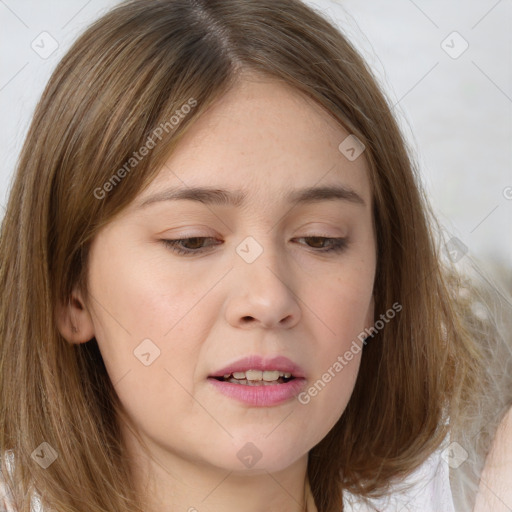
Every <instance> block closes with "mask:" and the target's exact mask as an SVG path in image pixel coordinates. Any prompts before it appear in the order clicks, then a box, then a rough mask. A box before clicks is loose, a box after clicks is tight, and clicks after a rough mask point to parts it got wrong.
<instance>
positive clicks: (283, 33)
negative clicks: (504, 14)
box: [0, 0, 485, 512]
mask: <svg viewBox="0 0 512 512" xmlns="http://www.w3.org/2000/svg"><path fill="white" fill-rule="evenodd" d="M433 225H434V224H433V219H432V218H431V215H430V211H429V209H428V206H427V202H426V200H425V198H424V197H423V193H422V191H421V189H420V187H419V184H418V180H417V177H416V172H415V170H414V166H413V164H412V162H411V159H410V157H409V156H408V154H407V151H406V148H405V144H404V141H403V139H402V136H401V135H400V133H399V130H398V128H397V125H396V123H395V121H394V119H393V116H392V114H391V111H390V108H389V106H388V104H387V103H386V100H385V98H384V97H383V95H382V93H381V92H380V91H379V89H378V87H377V86H376V83H375V80H374V79H373V77H372V76H371V73H370V72H369V70H368V69H367V67H366V65H365V64H364V62H363V61H362V60H361V58H360V57H359V55H358V54H357V53H356V52H355V51H354V49H353V48H352V46H351V45H350V44H349V43H348V42H347V40H346V39H345V38H344V36H343V35H342V34H340V33H339V31H338V30H337V29H335V28H334V27H333V26H332V25H330V24H329V22H328V21H326V20H325V19H324V18H323V17H321V16H320V15H319V14H318V13H316V12H314V11H313V10H311V9H310V8H308V7H307V6H305V5H303V4H302V3H299V2H297V1H292V0H279V1H270V0H268V1H239V0H222V1H202V2H201V1H194V2H191V1H184V0H182V1H158V2H157V1H149V2H148V1H141V0H134V1H130V2H125V3H123V4H120V6H119V7H117V8H116V9H114V10H112V11H111V12H110V13H107V14H106V15H105V16H103V17H102V18H101V19H100V20H98V21H97V22H96V23H95V24H94V25H92V26H91V27H90V28H89V29H88V30H87V31H86V32H85V33H84V34H83V35H82V36H81V37H80V38H79V39H78V40H77V42H76V43H75V44H74V46H73V47H72V48H71V49H70V50H69V52H68V53H67V55H66V56H65V57H64V58H63V60H62V61H61V62H60V64H59V65H58V67H57V69H56V70H55V72H54V74H53V76H52V78H51V79H50V81H49V83H48V86H47V88H46V90H45V92H44V94H43V97H42V99H41V101H40V103H39V105H38V107H37V110H36V112H35V115H34V120H33V123H32V126H31V128H30V131H29V133H28V135H27V140H26V143H25V146H24V149H23V152H22V155H21V158H20V162H19V166H18V170H17V174H16V179H15V181H14V184H13V189H12V192H11V195H10V199H9V203H8V206H7V211H6V215H5V218H4V222H3V227H2V237H1V241H0V254H1V261H2V263H1V271H0V278H1V283H2V286H3V289H4V298H3V300H2V303H1V322H0V325H1V331H0V332H1V334H0V336H1V338H0V339H1V344H2V352H1V354H2V355H1V363H0V364H1V367H2V377H1V378H2V385H1V399H0V401H1V407H2V417H3V418H4V422H3V424H2V429H1V430H0V432H1V434H0V443H1V444H0V446H1V447H2V451H4V450H6V451H8V452H9V453H10V454H12V455H13V458H12V459H10V460H11V461H12V463H13V464H12V465H11V466H9V468H10V470H9V471H7V469H9V468H7V464H3V467H2V470H3V471H2V472H3V474H4V475H5V479H6V480H7V481H8V483H9V486H10V487H11V488H12V492H11V496H10V497H11V502H12V504H13V505H12V506H13V507H14V506H15V507H17V508H19V509H20V510H21V509H22V507H27V505H28V503H29V500H34V497H35V498H38V499H39V501H40V503H41V504H42V505H43V508H44V509H46V508H47V507H48V508H50V507H51V508H54V509H56V510H59V511H81V512H84V511H93V510H94V511H97V510H108V511H112V512H114V511H116V512H117V511H142V510H144V511H146V512H148V511H150V512H157V511H160V510H164V509H165V510H169V509H171V510H188V511H189V512H192V511H195V510H198V511H202V510H224V511H229V510H235V509H236V510H239V509H240V508H242V507H243V509H244V510H246V511H252V510H254V511H255V510H289V511H299V510H308V511H309V512H312V511H314V510H318V512H333V511H340V510H350V509H351V508H353V509H354V510H355V509H356V507H358V506H364V502H365V500H366V498H368V499H369V501H368V503H367V505H368V506H372V500H375V501H373V505H374V506H375V507H378V506H380V505H379V503H381V502H379V501H378V500H379V496H381V499H386V498H389V497H390V496H392V497H394V496H399V502H400V500H401V503H402V504H403V505H406V504H407V503H409V505H411V504H412V505H415V506H417V507H422V506H423V505H424V504H425V503H427V502H428V503H430V505H429V506H431V507H432V510H440V509H441V508H442V509H443V510H452V509H453V503H452V498H451V496H450V493H449V482H448V466H447V465H446V464H444V465H442V456H441V455H442V453H443V452H442V450H444V448H445V446H447V443H448V442H449V441H450V437H448V433H450V436H452V438H453V437H454V436H455V435H456V433H457V432H458V429H460V428H461V427H462V426H463V425H464V424H465V421H466V411H467V409H466V408H465V407H463V406H462V405H461V404H464V403H467V402H469V401H470V399H473V398H474V397H475V396H477V395H478V393H481V392H482V382H484V377H485V367H484V365H483V364H482V362H483V356H484V352H483V350H482V349H481V347H480V346H479V345H478V343H477V341H476V340H475V338H474V336H473V333H472V331H471V329H470V328H469V327H468V326H466V324H465V323H464V321H465V316H464V315H465V314H464V312H463V311H462V310H459V306H458V302H457V301H456V300H455V297H454V296H453V291H454V290H456V286H455V285H453V284H449V283H448V282H447V273H446V272H445V270H444V268H443V263H442V262H441V260H440V255H439V254H438V252H437V249H436V243H435V239H434V231H433ZM468 449H469V447H468ZM425 468H427V469H426V470H425ZM425 471H426V472H425ZM11 473H12V478H11V476H10V475H11ZM404 478H405V481H404V483H406V484H410V486H412V491H411V489H409V491H407V490H404V491H403V492H402V490H401V489H400V490H398V487H396V488H395V487H394V486H397V485H398V482H399V481H401V480H403V479H404ZM418 478H420V481H418ZM422 479H426V480H427V481H428V482H426V481H424V480H422ZM426 483H427V484H428V485H425V484H426ZM418 485H419V487H417V486H418ZM435 489H442V492H441V493H440V495H439V496H434V495H433V493H434V492H435ZM414 490H416V492H414ZM32 491H33V492H32ZM408 492H409V494H407V493H408ZM411 500H412V501H411ZM395 503H396V502H395ZM35 504H37V501H36V502H35ZM34 506H35V505H34ZM392 506H394V505H389V504H388V507H392ZM389 509H390V508H388V510H389Z"/></svg>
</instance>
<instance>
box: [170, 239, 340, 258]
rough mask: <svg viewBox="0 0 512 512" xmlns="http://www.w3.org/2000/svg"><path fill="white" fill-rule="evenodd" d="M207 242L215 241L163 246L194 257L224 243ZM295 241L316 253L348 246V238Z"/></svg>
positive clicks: (184, 241) (172, 242) (186, 241)
mask: <svg viewBox="0 0 512 512" xmlns="http://www.w3.org/2000/svg"><path fill="white" fill-rule="evenodd" d="M205 240H215V239H214V238H212V237H204V236H202V237H201V236H196V237H190V238H177V239H174V240H168V239H162V242H163V244H164V245H165V246H166V247H168V248H169V249H171V250H172V251H173V252H175V253H176V254H181V255H193V254H200V253H203V252H205V251H207V250H209V249H210V248H211V247H213V246H214V245H220V244H221V243H222V242H220V241H218V240H217V242H218V243H213V244H209V245H206V246H205V245H204V241H205ZM294 240H308V241H309V242H308V243H307V246H308V247H310V248H311V249H313V250H314V251H316V252H323V253H325V252H336V253H338V252H341V251H343V250H344V249H346V247H347V246H348V240H347V239H346V238H329V237H323V236H306V237H301V238H295V239H294Z"/></svg>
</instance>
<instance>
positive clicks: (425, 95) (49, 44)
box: [0, 0, 512, 306]
mask: <svg viewBox="0 0 512 512" xmlns="http://www.w3.org/2000/svg"><path fill="white" fill-rule="evenodd" d="M116 3H117V1H112V0H52V1H51V2H49V1H48V2H44V1H40V0H39V1H36V0H0V24H1V27H2V29H1V31H0V57H1V58H0V63H1V65H0V112H1V113H2V118H3V119H4V122H3V123H1V124H0V150H1V154H2V159H1V161H0V215H3V205H5V202H6V198H7V194H8V191H9V188H10V180H11V177H12V174H13V171H14V168H15V164H16V160H17V157H18V155H19V152H20V149H21V145H22V142H23V139H24V136H25V134H26V132H27V129H28V126H29V122H30V119H31V115H32V113H33V110H34V108H35V105H36V102H37V100H38V98H39V96H40V94H41V92H42V90H43V88H44V86H45V84H46V82H47V80H48V78H49V77H50V74H51V72H52V70H53V69H54V67H55V66H56V64H57V62H58V61H59V60H60V59H61V57H62V56H63V54H64V53H65V51H66V50H67V48H68V47H69V46H70V44H71V43H72V42H73V41H74V40H75V39H76V37H77V35H78V34H79V33H80V32H82V31H83V30H84V29H85V28H86V27H87V26H88V24H89V23H90V22H91V21H93V20H94V19H96V18H97V17H99V16H100V15H101V14H102V13H103V12H105V11H106V10H108V9H109V8H110V7H112V6H113V5H115V4H116ZM306 3H308V4H309V5H311V6H313V7H315V8H317V9H319V10H321V11H322V12H323V13H325V15H326V16H327V17H328V18H330V19H331V21H332V22H333V23H335V24H337V25H338V26H339V27H340V28H341V30H342V31H343V32H344V33H346V34H347V35H348V36H349V38H350V40H351V41H352V42H353V43H354V44H355V46H356V47H357V48H358V49H359V50H360V52H361V53H362V54H363V56H364V57H365V59H366V60H367V62H368V63H369V65H370V67H371V68H372V70H373V72H374V74H375V75H376V77H377V79H378V80H379V82H380V84H381V86H382V88H383V89H384V91H385V93H386V94H387V96H388V98H389V100H390V102H391V104H392V105H393V110H394V112H395V115H396V116H397V118H398V120H399V122H400V123H401V125H402V128H403V131H404V133H405V134H406V137H407V139H408V141H409V145H410V148H411V151H412V152H413V154H414V155H415V156H416V159H417V161H418V164H419V168H420V171H421V175H422V180H423V183H424V186H425V188H426V191H427V193H428V196H429V198H430V201H431V203H432V205H433V207H434V210H435V212H436V214H437V216H438V218H439V220H440V221H441V223H442V225H443V226H444V228H445V230H446V237H447V238H446V239H447V240H450V241H449V242H448V244H449V245H448V247H447V251H446V252H447V255H448V256H450V258H451V259H452V261H454V262H455V263H456V264H457V265H460V266H464V265H468V264H471V265H470V266H471V267H472V268H473V267H474V265H476V266H477V274H478V275H479V278H480V279H483V280H484V281H485V282H487V283H492V286H493V287H494V288H495V289H496V290H497V293H498V296H499V297H501V298H500V300H505V299H506V295H505V290H507V289H508V290H510V289H512V271H511V268H512V2H511V1H510V0H454V1H450V2H446V1H442V0H415V1H413V0H395V1H393V2H389V1H385V0H365V1H364V2H361V1H357V0H307V2H306ZM508 304H509V305H510V306H512V304H510V303H508Z"/></svg>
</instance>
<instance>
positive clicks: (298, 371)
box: [209, 355, 304, 387]
mask: <svg viewBox="0 0 512 512" xmlns="http://www.w3.org/2000/svg"><path fill="white" fill-rule="evenodd" d="M247 370H261V371H265V370H279V371H281V372H283V373H291V374H292V376H293V377H296V378H297V379H298V378H304V370H302V368H301V367H300V366H299V365H297V364H295V363H294V362H293V361H290V359H288V358H287V357H284V356H277V357H272V358H270V359H264V358H262V357H261V356H258V355H252V356H248V357H244V358H243V359H239V360H238V361H235V362H234V363H232V364H230V365H228V366H225V367H224V368H221V369H220V370H217V371H215V372H214V373H212V374H211V375H209V377H223V376H224V375H227V374H228V373H233V372H245V371H247ZM232 385H234V386H239V384H232ZM283 385H286V384H281V386H283ZM266 387H269V386H266Z"/></svg>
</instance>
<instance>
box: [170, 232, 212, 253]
mask: <svg viewBox="0 0 512 512" xmlns="http://www.w3.org/2000/svg"><path fill="white" fill-rule="evenodd" d="M203 240H215V239H214V238H212V237H207V236H195V237H191V238H177V239H175V240H162V242H163V243H164V245H165V246H167V247H169V248H170V249H171V250H172V251H174V252H175V253H176V254H184V255H187V254H198V253H200V252H204V251H205V249H208V247H212V246H213V245H219V244H211V245H210V246H206V247H205V246H204V245H202V241H203ZM183 244H185V245H189V246H191V247H183Z"/></svg>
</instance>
